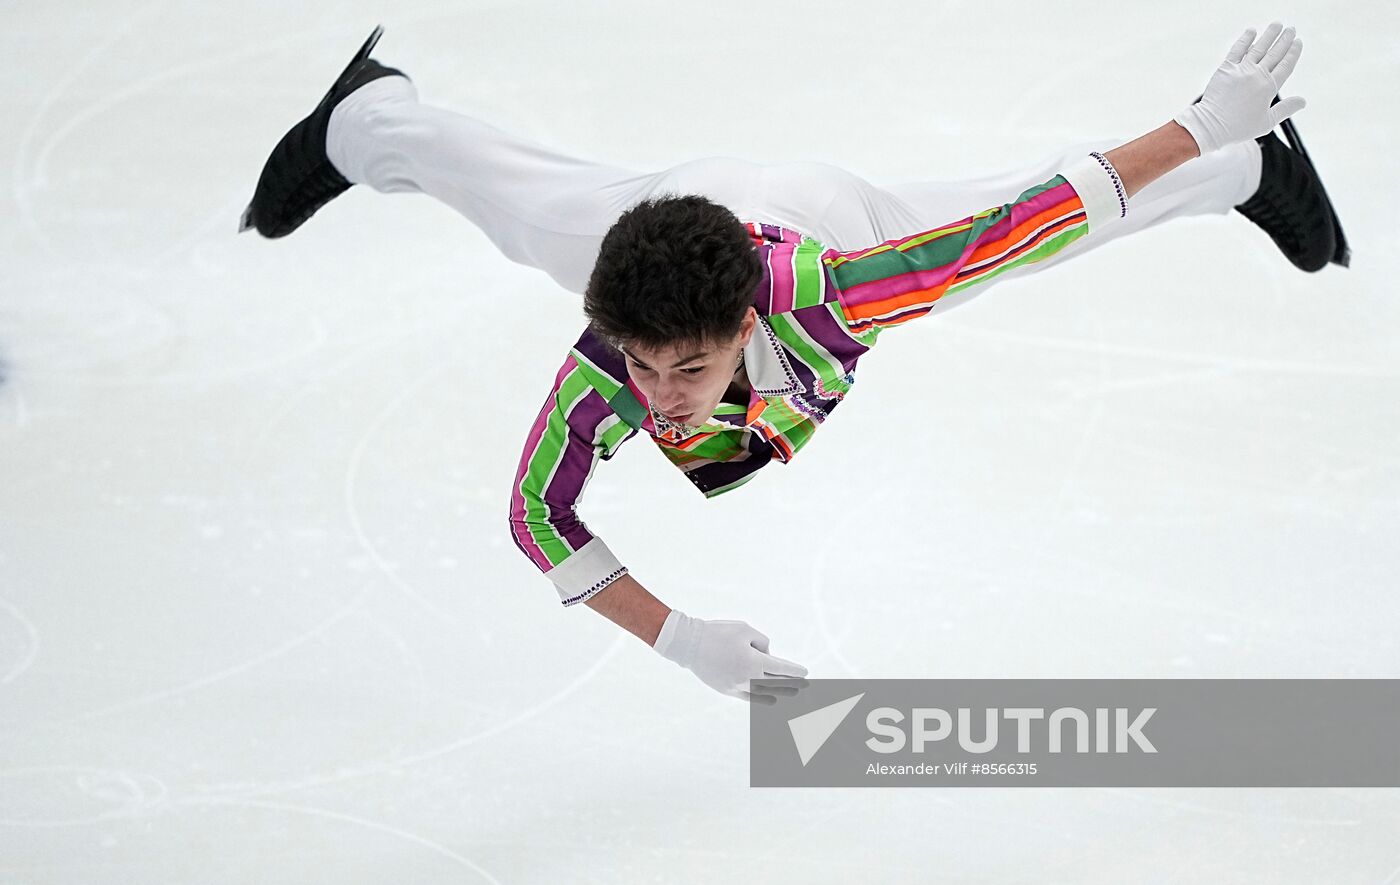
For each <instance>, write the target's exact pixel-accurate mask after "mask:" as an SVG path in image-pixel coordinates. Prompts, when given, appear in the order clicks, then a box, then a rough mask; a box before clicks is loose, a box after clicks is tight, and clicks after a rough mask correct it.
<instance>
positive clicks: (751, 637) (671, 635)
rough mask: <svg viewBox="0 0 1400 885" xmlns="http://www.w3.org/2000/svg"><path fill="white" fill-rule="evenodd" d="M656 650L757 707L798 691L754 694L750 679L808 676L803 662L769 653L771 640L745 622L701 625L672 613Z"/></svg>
mask: <svg viewBox="0 0 1400 885" xmlns="http://www.w3.org/2000/svg"><path fill="white" fill-rule="evenodd" d="M653 648H655V649H656V651H657V653H658V654H660V655H661V656H662V657H663V658H666V659H667V660H669V661H675V662H676V663H677V664H680V665H681V666H682V667H684V668H686V669H687V670H689V671H691V672H692V673H694V674H695V675H696V676H698V677H700V681H701V682H703V683H705V684H706V685H708V686H710V687H711V688H713V689H714V690H715V691H718V692H721V693H723V694H727V695H729V696H730V697H736V698H742V699H744V700H746V701H751V702H753V703H756V704H773V703H776V702H777V700H778V698H777V696H778V695H779V694H784V695H790V694H795V693H796V692H797V688H796V687H789V686H771V685H768V686H764V687H763V688H762V689H760V690H757V691H753V692H750V691H749V688H750V687H751V686H749V684H748V681H749V680H750V679H765V678H771V677H774V676H797V677H800V676H806V675H807V668H806V667H804V666H802V665H801V664H795V663H793V662H792V661H787V660H784V659H782V658H779V657H775V656H773V655H770V654H768V637H767V636H764V635H763V634H762V633H760V632H758V631H757V630H755V629H754V628H752V627H750V626H749V625H748V624H746V623H744V622H743V621H702V620H700V619H699V618H691V617H687V616H686V615H685V614H683V613H681V612H679V611H675V610H672V612H671V613H670V614H669V615H667V616H666V623H664V624H662V626H661V633H660V635H658V636H657V637H656V645H654V646H653Z"/></svg>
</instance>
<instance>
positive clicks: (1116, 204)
mask: <svg viewBox="0 0 1400 885" xmlns="http://www.w3.org/2000/svg"><path fill="white" fill-rule="evenodd" d="M1060 174H1061V175H1063V176H1064V178H1065V181H1068V182H1069V185H1070V187H1072V188H1074V192H1075V193H1076V194H1078V195H1079V201H1080V202H1081V203H1083V204H1084V214H1085V215H1086V216H1087V217H1088V220H1089V234H1090V236H1092V235H1094V234H1097V233H1100V232H1102V231H1103V230H1104V228H1107V227H1109V226H1111V225H1113V224H1114V223H1115V222H1118V221H1122V220H1123V218H1124V217H1125V216H1127V214H1128V192H1127V191H1125V190H1123V180H1122V179H1120V178H1119V177H1118V170H1117V169H1114V168H1113V164H1112V163H1110V162H1109V161H1108V158H1107V157H1105V156H1104V155H1103V154H1100V153H1097V152H1095V153H1092V154H1090V155H1089V156H1087V157H1084V158H1083V159H1081V160H1078V161H1076V162H1074V163H1072V164H1070V166H1069V168H1067V169H1064V170H1062V171H1061V172H1060Z"/></svg>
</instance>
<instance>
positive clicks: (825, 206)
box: [326, 77, 1260, 293]
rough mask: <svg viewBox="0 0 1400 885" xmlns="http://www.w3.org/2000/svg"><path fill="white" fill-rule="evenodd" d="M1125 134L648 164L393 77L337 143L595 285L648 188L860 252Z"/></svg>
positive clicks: (366, 179) (1238, 154) (344, 118)
mask: <svg viewBox="0 0 1400 885" xmlns="http://www.w3.org/2000/svg"><path fill="white" fill-rule="evenodd" d="M1124 141H1126V139H1112V138H1110V139H1101V140H1097V141H1092V142H1087V143H1085V144H1080V145H1075V146H1074V147H1071V148H1068V149H1067V150H1064V151H1062V152H1060V153H1058V154H1056V155H1054V156H1052V157H1048V158H1047V159H1045V160H1044V161H1043V162H1041V163H1038V164H1036V165H1034V166H1030V167H1027V168H1022V169H1018V170H1016V171H1014V172H1009V173H1006V174H1002V175H993V176H989V177H986V178H978V179H972V180H970V181H927V182H912V183H908V184H897V185H887V186H885V187H876V186H875V185H873V184H870V183H869V182H867V181H865V180H864V179H862V178H860V177H858V176H856V175H853V174H851V173H849V172H846V171H845V170H843V169H839V168H837V167H835V166H830V165H827V164H824V163H807V162H800V163H775V164H763V163H751V162H748V161H746V160H736V159H729V158H721V157H711V158H708V159H703V160H692V161H690V162H686V163H682V164H680V165H678V166H674V167H672V168H670V169H665V170H663V171H660V172H650V173H648V172H637V171H633V170H630V169H622V168H619V167H616V166H608V165H605V164H602V163H594V162H591V161H588V160H581V159H578V158H576V157H571V156H568V155H567V154H563V153H560V152H558V151H555V150H552V149H551V148H547V147H544V146H542V145H539V144H536V143H534V142H531V141H529V140H527V139H524V138H519V137H517V136H514V135H511V134H509V133H507V132H502V131H501V130H499V129H497V128H495V127H494V126H490V125H488V124H486V123H482V122H480V121H479V120H475V119H473V118H471V117H467V116H464V115H462V114H457V113H453V112H451V111H445V110H442V109H439V108H434V107H429V106H427V105H424V104H420V103H419V102H418V95H417V91H416V90H415V89H414V87H413V84H412V83H410V82H409V81H408V80H406V79H404V78H403V77H385V78H382V79H379V80H375V81H373V82H371V83H368V84H366V85H365V86H362V87H361V88H359V89H358V90H356V91H355V92H353V93H352V94H351V95H349V96H348V97H347V98H345V100H344V101H342V102H341V103H340V105H339V106H337V107H336V109H335V111H334V112H333V113H332V114H331V120H330V129H329V132H328V135H327V139H326V149H327V154H328V156H329V158H330V160H331V163H332V164H334V166H335V167H336V169H338V170H339V171H340V173H341V174H342V175H344V176H345V177H346V178H347V179H349V180H350V181H351V182H354V183H356V184H367V185H369V186H370V187H372V188H374V189H375V190H377V191H382V192H385V193H390V192H404V191H410V192H412V191H417V192H420V193H425V194H427V195H429V196H431V197H434V198H435V199H437V200H440V201H441V202H443V203H446V204H447V205H448V206H451V207H452V208H453V209H456V210H457V211H458V212H460V213H461V214H462V215H464V216H466V217H467V218H468V219H470V220H471V221H472V223H474V224H475V225H476V226H477V227H479V228H481V229H482V231H484V232H485V233H486V236H487V237H488V238H490V240H491V241H492V242H493V243H494V244H495V245H496V246H497V248H499V249H500V250H501V252H502V254H504V255H505V256H506V257H507V258H510V259H511V260H512V261H516V262H519V263H521V264H525V265H528V266H530V267H537V268H540V269H541V270H543V271H545V272H546V273H548V274H549V275H550V276H551V277H553V278H554V279H555V281H557V282H558V283H559V284H560V285H562V286H563V287H564V288H566V289H569V290H571V291H574V292H579V293H582V292H583V290H584V287H585V286H586V285H587V283H588V277H589V274H590V272H591V271H592V269H593V263H594V261H595V260H596V258H597V255H598V247H599V245H600V244H601V242H602V239H603V235H604V234H605V233H607V231H608V228H609V227H611V226H612V224H613V222H615V221H616V220H617V218H618V216H619V215H621V214H622V212H623V211H625V210H626V209H627V208H628V207H630V206H632V205H634V204H635V203H637V202H639V201H641V200H643V199H645V198H647V197H651V196H659V195H661V194H667V193H673V194H700V195H702V196H705V197H708V198H709V199H711V200H713V201H714V202H716V203H719V204H720V205H722V206H726V207H727V208H729V209H730V210H731V211H733V212H734V213H735V214H736V215H737V216H738V217H739V218H740V219H741V220H743V221H762V222H766V223H768V224H776V225H781V226H783V227H787V228H790V229H792V230H796V231H800V232H802V233H805V234H808V235H809V236H812V237H815V238H816V239H817V240H818V241H820V242H821V243H823V244H824V245H826V246H829V247H832V248H835V249H841V250H850V249H859V248H863V247H866V246H872V245H875V244H877V243H881V242H884V241H885V240H891V239H895V238H897V237H903V236H908V235H909V234H912V233H917V232H918V231H921V230H927V229H929V228H933V227H938V226H939V225H942V224H946V223H948V222H950V221H956V220H958V219H960V218H965V217H967V216H968V215H971V214H973V213H975V212H980V211H981V210H983V209H988V208H990V207H992V206H998V205H1001V204H1002V203H1005V202H1008V201H1010V200H1013V199H1015V197H1016V196H1017V195H1018V194H1020V193H1021V192H1022V191H1024V190H1025V189H1026V188H1028V187H1031V186H1033V185H1036V184H1040V183H1041V182H1044V181H1046V180H1047V179H1049V178H1051V177H1052V176H1054V175H1055V174H1056V173H1057V172H1059V171H1060V170H1061V169H1063V168H1065V167H1066V166H1068V165H1069V164H1070V163H1071V162H1072V161H1074V160H1077V159H1079V158H1081V157H1083V156H1084V155H1085V154H1087V153H1089V152H1090V151H1093V150H1098V151H1107V150H1109V149H1111V148H1114V147H1117V146H1118V145H1120V144H1122V143H1123V142H1124ZM1259 174H1260V154H1259V146H1258V145H1257V144H1256V143H1255V142H1253V141H1248V142H1245V143H1243V144H1236V145H1232V146H1230V147H1227V148H1226V149H1224V150H1221V151H1217V152H1216V153H1213V154H1209V155H1207V156H1205V157H1202V158H1199V159H1195V160H1192V161H1190V162H1189V163H1186V164H1185V165H1184V166H1181V167H1178V168H1177V169H1176V170H1175V171H1173V172H1171V173H1170V174H1168V175H1165V176H1163V177H1162V178H1159V179H1158V180H1157V181H1155V182H1153V183H1152V184H1150V185H1148V186H1147V187H1145V188H1143V190H1142V191H1141V192H1139V193H1138V194H1136V195H1135V196H1134V197H1133V198H1132V200H1131V202H1130V204H1129V207H1128V216H1127V218H1126V219H1125V223H1123V224H1117V225H1114V226H1112V227H1111V228H1109V230H1108V231H1106V232H1105V233H1104V234H1102V235H1100V236H1097V237H1095V236H1089V237H1086V238H1085V239H1083V240H1081V241H1080V243H1079V244H1077V245H1076V248H1074V249H1069V250H1065V251H1063V252H1060V253H1058V254H1057V255H1055V256H1052V257H1051V258H1050V259H1048V260H1045V261H1040V262H1037V263H1035V264H1032V265H1028V266H1026V267H1024V268H1017V269H1016V270H1017V271H1020V272H1031V271H1035V270H1039V269H1043V268H1045V267H1048V266H1050V265H1052V264H1055V263H1056V262H1057V261H1059V260H1061V259H1063V258H1064V257H1066V256H1067V255H1073V254H1082V253H1083V251H1084V250H1085V249H1087V248H1093V247H1096V246H1100V245H1102V244H1103V243H1106V242H1108V241H1110V240H1112V239H1115V238H1117V237H1121V236H1124V235H1125V234H1129V233H1132V232H1133V231H1138V230H1142V229H1143V228H1146V227H1151V226H1152V225H1154V224H1158V223H1160V222H1162V221H1165V220H1167V219H1169V218H1175V217H1178V216H1182V215H1202V214H1207V213H1225V212H1228V211H1230V209H1231V207H1233V206H1236V205H1238V204H1239V203H1243V202H1244V201H1245V200H1247V199H1248V198H1249V197H1250V196H1251V195H1252V194H1253V193H1254V191H1255V190H1256V188H1257V187H1258V184H1259ZM1010 275H1011V274H1007V275H1004V276H1010Z"/></svg>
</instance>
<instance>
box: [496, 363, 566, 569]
mask: <svg viewBox="0 0 1400 885" xmlns="http://www.w3.org/2000/svg"><path fill="white" fill-rule="evenodd" d="M576 368H578V360H577V359H575V358H574V355H573V354H569V356H568V358H567V359H565V360H564V365H563V366H561V367H560V369H559V373H558V374H557V375H555V376H554V389H553V390H551V391H550V392H549V397H550V398H551V399H552V398H554V397H555V396H556V393H557V392H558V390H559V388H560V386H561V385H563V383H564V378H565V377H566V376H567V375H568V374H569V373H570V372H572V371H573V370H574V369H576ZM548 401H549V400H548V399H546V400H545V402H548ZM553 414H554V409H541V410H540V414H539V415H538V417H536V418H535V423H534V424H533V425H531V427H530V433H529V435H528V436H526V437H525V448H524V450H523V451H521V453H520V463H519V465H517V466H516V468H515V485H513V486H511V489H510V515H511V516H512V517H513V519H512V521H511V530H512V531H515V537H516V540H517V541H519V543H520V546H521V548H523V549H524V551H525V555H526V556H529V557H530V561H532V562H533V563H534V564H535V566H536V567H537V568H539V569H540V571H544V572H548V571H549V570H550V569H552V568H554V564H553V563H551V562H550V561H549V557H548V556H545V554H544V550H542V549H541V548H540V545H539V544H537V543H535V538H534V536H533V535H532V534H531V533H530V532H529V531H516V530H515V525H516V523H515V520H517V519H518V520H521V521H523V520H524V519H525V516H526V510H525V496H524V495H522V494H521V493H520V484H521V483H522V482H524V481H525V476H526V474H528V473H529V472H530V459H531V458H533V457H534V456H535V449H536V448H538V447H539V444H540V438H541V437H543V436H544V429H545V428H546V427H547V426H549V419H550V416H551V415H553Z"/></svg>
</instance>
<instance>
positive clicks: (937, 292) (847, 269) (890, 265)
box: [822, 154, 1128, 343]
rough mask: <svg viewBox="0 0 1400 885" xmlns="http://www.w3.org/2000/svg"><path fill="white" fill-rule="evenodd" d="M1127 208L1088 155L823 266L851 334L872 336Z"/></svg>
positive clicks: (825, 256)
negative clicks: (977, 206)
mask: <svg viewBox="0 0 1400 885" xmlns="http://www.w3.org/2000/svg"><path fill="white" fill-rule="evenodd" d="M1127 209H1128V204H1127V200H1126V198H1125V197H1124V195H1123V190H1122V186H1121V183H1120V182H1119V180H1118V174H1117V172H1116V171H1115V170H1114V169H1113V166H1112V165H1111V164H1110V163H1109V162H1108V160H1106V159H1105V158H1104V157H1103V156H1102V155H1099V154H1091V155H1090V156H1088V157H1085V158H1084V159H1083V160H1081V161H1079V162H1076V163H1074V164H1072V165H1071V166H1070V167H1069V168H1067V169H1065V170H1064V171H1063V172H1062V173H1061V174H1059V175H1056V176H1055V177H1054V178H1051V179H1050V180H1049V181H1047V182H1045V183H1043V184H1039V185H1036V186H1035V187H1032V188H1030V189H1029V190H1027V191H1025V192H1024V193H1022V194H1021V195H1020V196H1018V197H1017V198H1016V199H1015V200H1014V201H1012V202H1010V203H1006V204H1004V205H1002V206H996V207H993V208H991V209H987V210H986V211H983V212H979V213H977V214H976V215H973V216H970V217H968V218H964V219H962V220H961V221H956V222H953V223H952V224H946V225H944V226H942V227H938V228H934V229H932V230H925V231H921V232H919V233H915V234H912V235H910V236H907V237H901V238H899V239H896V240H890V241H888V242H885V243H881V244H879V245H878V246H874V247H871V248H867V249H857V250H853V251H849V252H840V251H837V250H835V249H827V250H826V251H824V252H823V253H822V263H823V264H824V265H825V267H826V269H827V272H828V274H829V275H830V278H831V282H832V285H833V288H834V289H835V290H836V294H837V300H838V301H839V302H840V304H841V309H842V311H843V312H844V314H845V317H846V322H847V323H848V324H849V325H850V327H851V331H852V332H855V333H866V332H868V333H871V337H872V338H873V337H874V334H876V333H878V332H879V331H880V330H881V329H885V328H888V327H890V326H896V325H899V324H900V323H905V322H908V321H909V320H912V319H916V318H918V317H921V316H924V315H925V314H927V313H929V312H930V311H932V310H934V309H935V305H938V306H939V307H947V306H949V305H950V304H951V300H950V301H944V302H942V304H939V302H940V299H944V298H946V297H947V296H949V295H954V294H957V293H961V292H966V291H967V290H969V289H972V288H974V287H976V286H979V285H983V284H985V283H987V282H990V281H991V280H993V279H995V278H996V277H998V276H999V275H1001V274H1003V273H1006V272H1007V271H1009V270H1012V269H1013V268H1017V267H1021V266H1024V265H1028V264H1033V263H1034V262H1037V261H1041V260H1044V259H1046V258H1049V257H1050V256H1051V255H1054V254H1056V253H1057V252H1059V251H1060V250H1062V249H1064V248H1065V247H1066V246H1068V245H1070V244H1071V243H1073V242H1075V241H1076V240H1078V239H1079V238H1081V237H1083V236H1085V235H1086V234H1088V233H1090V232H1091V231H1093V232H1099V231H1102V230H1103V229H1104V228H1105V227H1107V226H1109V225H1111V224H1113V223H1115V222H1117V221H1119V220H1120V219H1122V218H1123V217H1124V216H1126V214H1127ZM957 300H962V299H957ZM871 343H873V341H872V342H871Z"/></svg>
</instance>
